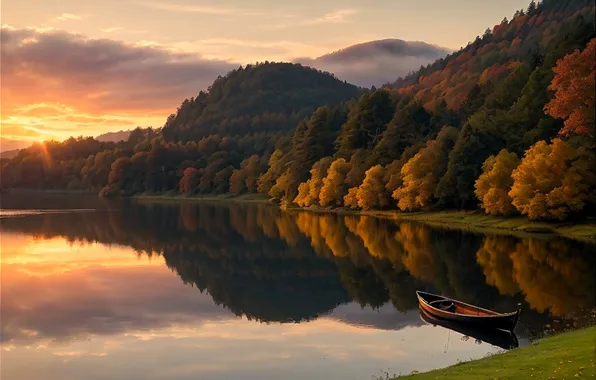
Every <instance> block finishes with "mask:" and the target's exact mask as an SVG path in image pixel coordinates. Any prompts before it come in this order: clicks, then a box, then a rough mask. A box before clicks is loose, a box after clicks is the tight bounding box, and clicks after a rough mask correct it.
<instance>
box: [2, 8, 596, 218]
mask: <svg viewBox="0 0 596 380" xmlns="http://www.w3.org/2000/svg"><path fill="white" fill-rule="evenodd" d="M595 9H596V6H594V4H593V2H592V1H588V0H565V1H560V0H544V1H543V2H541V3H539V4H536V3H534V2H532V3H531V4H530V6H529V7H528V8H527V9H524V10H520V11H518V12H516V14H515V15H514V16H513V18H512V19H511V20H508V19H507V18H505V19H503V21H502V22H501V23H500V24H498V25H496V26H494V27H493V28H490V29H487V31H486V32H485V33H484V34H483V35H482V36H478V37H477V38H476V39H475V40H474V41H472V42H470V43H469V44H468V45H467V46H466V47H464V48H462V49H461V50H460V51H458V52H455V53H453V54H450V55H448V56H447V57H445V58H443V59H440V60H438V61H436V62H435V63H432V64H430V65H428V66H426V67H422V68H421V69H420V70H419V71H417V72H415V73H412V74H411V75H409V76H407V77H405V78H400V79H399V80H397V81H396V82H394V83H391V84H388V85H386V86H384V87H383V88H380V89H376V88H371V89H366V90H365V89H358V88H356V87H355V86H352V85H350V84H348V83H346V82H342V81H340V80H338V79H337V78H335V77H334V76H333V75H331V74H329V73H323V72H319V71H316V70H314V69H310V68H306V67H302V66H300V65H296V64H287V63H268V62H266V63H259V64H256V65H248V66H246V67H241V68H239V69H237V70H234V71H232V72H230V73H229V74H228V75H226V76H224V77H219V78H217V79H216V80H215V82H214V83H213V85H212V86H210V87H209V89H208V90H207V91H201V92H200V93H199V94H198V95H197V96H196V97H193V98H190V99H186V100H184V101H183V103H182V104H181V105H180V107H179V108H178V110H177V111H176V113H175V114H172V115H170V117H169V118H168V119H167V121H166V122H165V124H164V126H163V127H162V128H159V129H151V128H149V129H140V128H139V129H137V130H135V131H133V133H131V135H130V137H129V139H128V140H127V141H123V142H120V143H104V142H99V141H96V140H94V139H92V138H87V139H85V138H78V139H75V138H72V139H69V140H67V141H64V142H62V143H60V142H46V143H43V144H38V145H36V146H33V147H32V148H28V149H25V150H22V151H21V152H20V153H19V154H18V155H17V156H16V157H14V158H12V159H10V160H3V161H2V183H1V185H2V188H19V187H28V188H52V189H56V188H66V189H94V190H95V191H97V192H98V193H99V194H100V195H102V196H132V195H137V194H143V193H153V194H155V193H169V192H177V193H180V194H189V195H195V194H200V195H218V194H234V195H243V194H265V195H266V196H268V197H271V198H274V199H276V201H278V202H279V203H281V204H282V205H284V206H292V205H299V206H303V207H309V206H322V207H332V208H333V207H337V208H340V207H346V208H351V209H354V210H364V211H369V210H392V209H399V210H401V211H408V212H412V211H438V210H447V209H465V210H476V209H478V210H483V211H484V212H486V213H487V214H491V215H497V216H500V215H502V216H515V215H523V216H526V217H527V218H529V219H531V220H539V221H546V220H555V221H561V220H573V221H582V220H585V218H586V217H587V216H589V215H592V214H593V212H594V211H595V206H596V205H595V203H594V200H595V199H596V182H595V178H596V175H595V174H596V173H595V172H594V167H595V163H596V159H595V158H594V151H595V147H594V137H595V136H594V135H595V133H594V130H595V119H596V116H595V112H594V107H595V105H596V102H595V97H594V93H595V90H596V89H595V85H594V83H595V67H596V63H595V58H594V57H595V56H596V39H595V37H596V33H595V32H594V30H595V21H594V16H595Z"/></svg>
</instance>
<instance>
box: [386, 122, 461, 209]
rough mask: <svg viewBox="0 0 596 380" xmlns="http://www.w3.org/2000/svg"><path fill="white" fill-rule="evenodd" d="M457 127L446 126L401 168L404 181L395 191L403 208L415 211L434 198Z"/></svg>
mask: <svg viewBox="0 0 596 380" xmlns="http://www.w3.org/2000/svg"><path fill="white" fill-rule="evenodd" d="M457 135H458V130H457V129H456V128H454V127H445V128H443V129H442V130H441V132H440V133H439V135H438V136H437V138H436V140H431V141H429V142H428V143H427V144H426V146H425V147H424V148H422V149H421V150H420V151H419V152H418V153H416V155H415V156H414V157H412V158H411V159H410V160H409V161H408V162H407V163H406V164H405V165H404V166H403V167H402V169H401V175H402V180H403V184H402V186H400V187H399V188H398V189H397V190H395V191H394V192H393V198H394V199H397V200H398V206H399V208H400V209H401V210H403V211H406V210H416V209H419V208H424V207H427V206H428V205H430V203H431V202H432V201H433V198H434V193H435V189H436V187H437V184H438V182H439V178H441V176H442V175H443V173H444V172H445V169H446V161H447V157H448V154H449V151H451V149H452V148H453V145H454V144H455V140H456V139H457Z"/></svg>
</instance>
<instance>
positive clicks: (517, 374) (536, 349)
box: [399, 326, 596, 380]
mask: <svg viewBox="0 0 596 380" xmlns="http://www.w3.org/2000/svg"><path fill="white" fill-rule="evenodd" d="M594 378H596V326H594V327H590V328H587V329H582V330H577V331H572V332H568V333H564V334H560V335H557V336H552V337H548V338H543V339H540V340H538V341H536V342H534V343H532V344H530V345H529V346H526V347H522V348H518V349H515V350H512V351H509V352H507V353H505V354H502V355H494V356H491V357H488V358H485V359H479V360H475V361H471V362H466V363H461V364H457V365H454V366H452V367H448V368H445V369H439V370H435V371H431V372H426V373H421V374H416V375H410V376H405V377H400V378H399V380H404V379H409V380H431V379H432V380H436V379H443V380H447V379H457V380H506V379H520V380H521V379H523V380H526V379H569V380H571V379H594Z"/></svg>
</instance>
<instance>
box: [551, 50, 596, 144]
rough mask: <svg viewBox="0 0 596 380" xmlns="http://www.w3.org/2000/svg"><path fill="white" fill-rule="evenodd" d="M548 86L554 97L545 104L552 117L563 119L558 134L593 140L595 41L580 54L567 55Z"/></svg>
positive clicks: (595, 109) (595, 92) (595, 90)
mask: <svg viewBox="0 0 596 380" xmlns="http://www.w3.org/2000/svg"><path fill="white" fill-rule="evenodd" d="M553 70H554V72H555V77H554V79H553V81H552V83H551V85H550V87H549V89H550V90H552V91H555V97H554V98H553V99H552V100H551V101H550V102H549V103H548V104H547V105H546V108H545V110H546V112H547V113H548V114H549V115H551V116H552V117H555V118H559V119H566V120H565V127H564V128H563V129H562V130H561V132H560V133H561V134H562V135H569V134H581V135H587V136H591V137H594V129H595V128H594V127H595V120H596V38H595V39H593V40H592V41H590V43H589V44H588V46H587V47H586V48H585V49H584V50H583V51H582V52H580V51H579V50H576V51H575V52H573V53H571V54H569V55H567V56H566V57H565V58H563V59H561V60H559V61H558V62H557V65H556V67H555V68H554V69H553Z"/></svg>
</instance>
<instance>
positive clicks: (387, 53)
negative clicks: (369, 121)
mask: <svg viewBox="0 0 596 380" xmlns="http://www.w3.org/2000/svg"><path fill="white" fill-rule="evenodd" d="M449 52H450V51H449V50H448V49H445V48H442V47H439V46H434V45H430V44H427V43H424V42H411V41H402V40H398V39H385V40H377V41H370V42H366V43H361V44H357V45H353V46H349V47H347V48H345V49H341V50H339V51H336V52H333V53H330V54H326V55H323V56H321V57H318V58H316V59H312V58H296V59H295V60H294V61H295V62H300V63H302V64H303V65H307V66H312V67H315V68H317V69H319V70H324V71H328V72H332V73H334V74H335V75H336V76H337V77H339V78H340V79H342V80H347V81H348V82H351V83H354V84H357V85H359V86H364V87H370V86H372V85H375V86H380V85H383V84H385V83H388V82H393V81H395V80H396V79H397V78H399V77H401V76H404V75H407V74H408V73H409V72H411V71H413V70H417V69H418V68H419V67H420V66H421V65H426V64H428V63H431V62H434V61H435V60H437V59H439V58H442V57H444V56H446V55H447V54H448V53H449Z"/></svg>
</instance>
